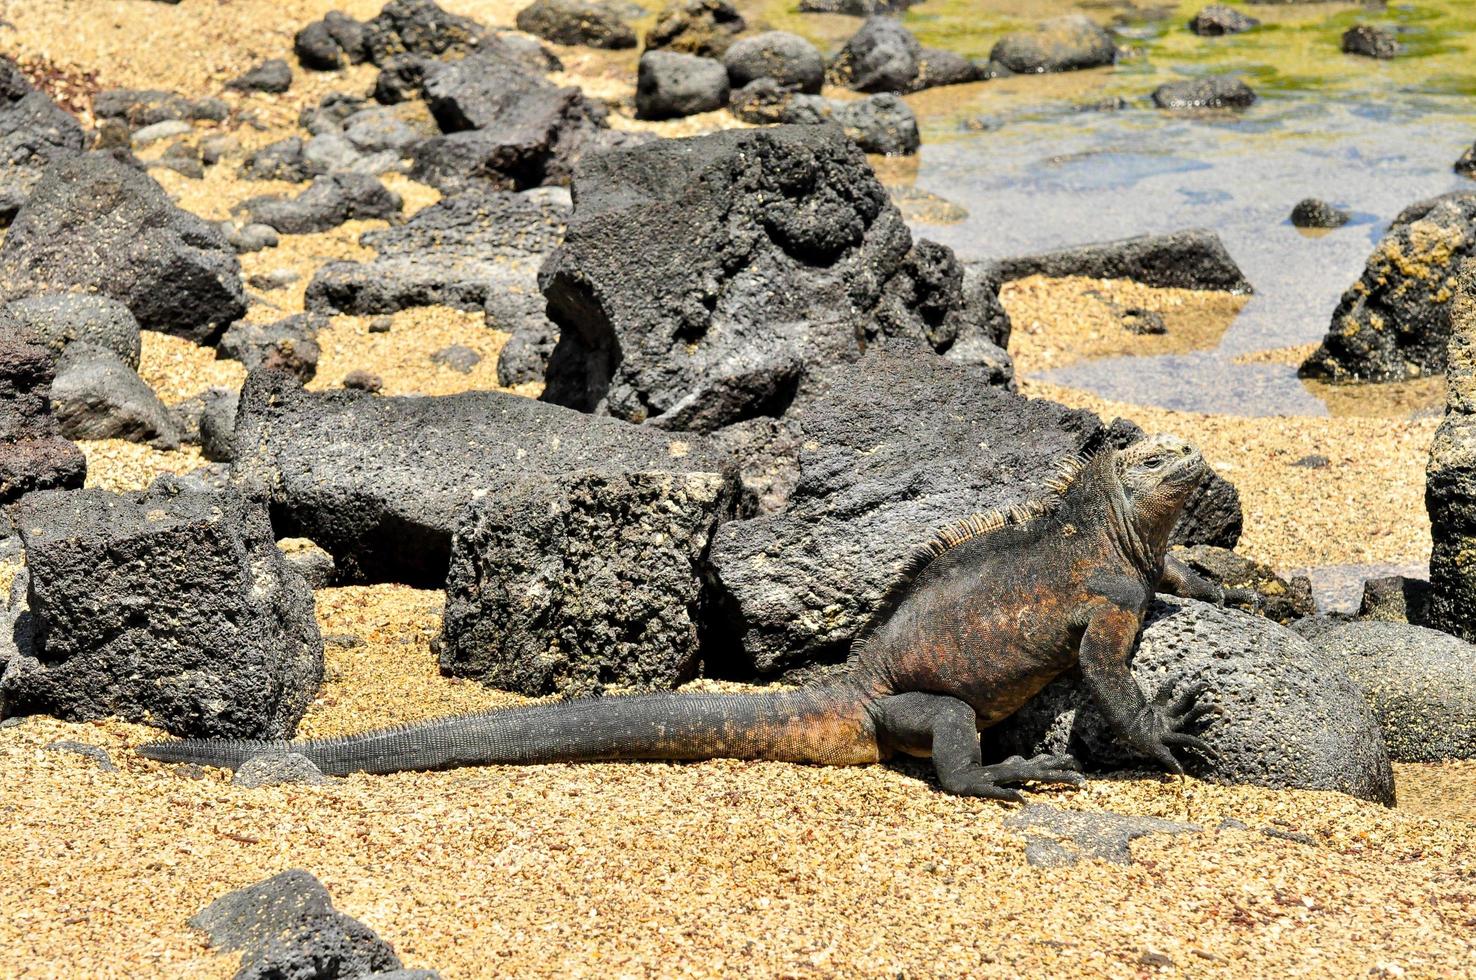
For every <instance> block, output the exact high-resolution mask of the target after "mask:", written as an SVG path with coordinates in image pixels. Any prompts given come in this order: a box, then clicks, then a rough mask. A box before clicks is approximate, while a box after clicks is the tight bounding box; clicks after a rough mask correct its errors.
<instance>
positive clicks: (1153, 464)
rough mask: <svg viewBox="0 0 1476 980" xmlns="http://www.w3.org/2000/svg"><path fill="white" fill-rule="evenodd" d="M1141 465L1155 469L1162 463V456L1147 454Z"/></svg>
mask: <svg viewBox="0 0 1476 980" xmlns="http://www.w3.org/2000/svg"><path fill="white" fill-rule="evenodd" d="M1143 465H1144V466H1146V467H1147V468H1148V469H1150V470H1156V469H1158V468H1159V467H1160V466H1162V465H1163V457H1162V456H1149V457H1148V459H1147V460H1145V461H1144V462H1143Z"/></svg>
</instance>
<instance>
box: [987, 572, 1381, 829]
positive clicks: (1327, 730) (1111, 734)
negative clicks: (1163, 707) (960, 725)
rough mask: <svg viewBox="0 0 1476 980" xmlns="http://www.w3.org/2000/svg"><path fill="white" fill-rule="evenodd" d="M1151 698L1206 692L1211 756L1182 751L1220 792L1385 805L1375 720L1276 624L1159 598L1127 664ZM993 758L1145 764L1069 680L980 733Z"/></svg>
mask: <svg viewBox="0 0 1476 980" xmlns="http://www.w3.org/2000/svg"><path fill="white" fill-rule="evenodd" d="M1132 672H1133V677H1134V678H1135V679H1136V680H1137V681H1138V684H1139V685H1140V686H1141V687H1142V688H1143V689H1144V690H1145V691H1147V692H1148V693H1149V694H1150V695H1153V694H1155V693H1157V692H1158V691H1160V689H1161V688H1163V687H1164V686H1165V685H1169V686H1171V687H1172V688H1173V690H1174V692H1175V693H1177V692H1179V691H1182V690H1184V689H1185V688H1187V687H1189V686H1191V685H1194V684H1198V683H1203V684H1205V685H1206V686H1207V689H1206V692H1205V693H1204V694H1203V695H1202V697H1201V698H1200V701H1201V702H1202V703H1206V704H1214V705H1218V706H1219V707H1220V708H1222V709H1223V714H1219V715H1213V716H1211V717H1209V718H1208V719H1206V720H1205V721H1204V723H1203V731H1202V732H1201V733H1200V736H1201V737H1202V738H1203V739H1204V740H1205V741H1206V742H1208V743H1209V744H1210V745H1211V746H1213V747H1214V749H1215V751H1216V753H1217V754H1218V758H1216V759H1215V760H1214V761H1209V760H1204V759H1200V758H1198V757H1197V756H1194V755H1193V754H1192V753H1187V752H1186V753H1184V754H1183V759H1184V761H1185V768H1186V769H1187V770H1188V771H1189V772H1191V773H1192V774H1194V775H1196V776H1201V777H1204V778H1207V779H1213V780H1218V781H1223V782H1228V783H1250V784H1253V785H1258V786H1272V787H1277V788H1291V789H1321V790H1336V791H1337V792H1340V793H1347V794H1349V795H1351V796H1356V797H1358V798H1360V799H1365V800H1373V801H1375V802H1378V803H1385V804H1390V805H1392V804H1393V802H1394V777H1393V772H1392V770H1391V769H1390V766H1389V753H1388V751H1387V750H1386V749H1385V747H1384V738H1383V735H1382V734H1381V733H1380V730H1379V723H1378V720H1377V719H1376V718H1375V717H1374V714H1373V712H1371V711H1370V710H1369V709H1368V706H1367V705H1366V704H1365V703H1364V696H1363V692H1362V691H1361V690H1360V689H1359V687H1358V685H1357V684H1355V683H1354V682H1353V681H1352V680H1351V679H1349V677H1348V675H1347V673H1346V672H1345V670H1344V669H1343V665H1342V664H1341V663H1339V662H1338V661H1337V660H1335V659H1333V658H1330V657H1327V656H1324V655H1322V654H1320V653H1319V652H1318V651H1316V650H1315V649H1313V648H1312V647H1311V646H1310V645H1309V644H1308V643H1307V641H1306V640H1304V639H1302V638H1301V637H1300V636H1298V635H1297V634H1296V633H1293V632H1292V631H1291V630H1289V629H1287V628H1286V627H1284V626H1278V625H1277V624H1275V623H1272V622H1270V621H1269V620H1265V619H1262V618H1260V617H1258V616H1252V615H1250V614H1248V613H1243V612H1239V611H1237V610H1233V609H1220V608H1216V607H1214V606H1210V605H1206V604H1204V603H1202V602H1195V601H1193V600H1189V599H1175V598H1170V597H1160V598H1159V600H1158V601H1157V602H1155V603H1154V605H1153V607H1152V608H1151V609H1150V610H1149V614H1148V618H1147V620H1146V622H1145V624H1144V627H1143V634H1142V638H1141V640H1140V642H1139V644H1138V649H1137V652H1136V654H1135V655H1134V657H1133V662H1132ZM984 737H985V739H986V742H987V743H988V744H990V745H991V746H992V747H993V749H994V750H995V751H997V752H1004V753H1020V754H1024V755H1033V754H1036V753H1040V752H1051V753H1060V752H1069V753H1071V754H1073V755H1075V756H1076V757H1077V758H1078V759H1080V760H1082V762H1083V763H1084V764H1086V765H1087V766H1088V767H1090V768H1094V769H1121V768H1127V767H1136V766H1143V767H1150V768H1151V767H1152V764H1151V763H1146V762H1145V760H1143V759H1141V758H1140V757H1138V756H1137V755H1136V754H1135V753H1134V752H1133V751H1132V750H1131V749H1129V748H1127V747H1126V746H1125V745H1124V744H1123V741H1122V739H1121V737H1120V736H1119V735H1118V734H1117V732H1116V731H1115V730H1114V729H1113V728H1112V727H1111V726H1110V725H1108V723H1107V722H1106V720H1105V719H1104V718H1103V717H1102V715H1101V713H1100V711H1099V710H1098V709H1097V707H1096V705H1095V703H1094V702H1093V700H1092V698H1091V695H1090V694H1089V692H1088V691H1087V689H1086V687H1085V686H1084V685H1083V684H1082V683H1081V680H1080V678H1079V676H1077V675H1076V674H1075V673H1074V672H1073V673H1072V674H1068V675H1067V676H1065V677H1062V678H1060V679H1058V680H1056V681H1054V682H1053V683H1051V684H1049V685H1047V686H1046V688H1045V689H1044V690H1042V691H1041V692H1040V694H1038V695H1036V696H1035V698H1034V699H1033V700H1032V701H1030V702H1029V703H1028V704H1026V705H1025V707H1024V708H1022V709H1021V710H1020V711H1018V712H1016V713H1015V714H1014V715H1013V716H1011V717H1010V718H1007V719H1005V721H1004V722H1002V723H1001V724H999V725H997V726H996V727H994V728H991V729H989V730H988V731H986V732H985V736H984Z"/></svg>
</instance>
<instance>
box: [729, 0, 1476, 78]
mask: <svg viewBox="0 0 1476 980" xmlns="http://www.w3.org/2000/svg"><path fill="white" fill-rule="evenodd" d="M1207 2H1208V0H1181V2H1179V3H1177V5H1174V6H1172V7H1171V6H1170V5H1168V4H1162V5H1158V4H1155V5H1152V8H1151V9H1152V12H1153V14H1154V16H1151V17H1149V16H1145V15H1144V12H1143V10H1144V8H1136V7H1133V6H1132V5H1130V4H1121V5H1118V4H1110V5H1104V4H1085V3H1082V4H1076V3H1068V2H1063V0H1047V2H1025V0H988V2H980V0H924V2H923V3H920V4H918V5H917V6H914V7H912V8H911V9H910V10H908V11H907V12H906V13H904V14H903V15H902V17H901V20H902V22H903V23H904V24H905V25H906V26H907V27H908V29H909V30H911V31H912V32H913V33H914V34H915V35H917V38H918V40H919V41H921V42H922V43H923V45H925V46H927V47H937V48H945V49H947V50H950V51H954V52H957V53H959V54H962V55H965V56H967V57H970V58H974V59H978V60H984V59H987V58H988V56H989V51H990V49H991V48H992V47H993V46H994V42H995V41H997V40H998V39H999V38H1000V37H1001V36H1002V35H1004V34H1007V33H1009V32H1011V31H1017V30H1024V29H1027V28H1029V27H1030V26H1032V25H1033V24H1035V23H1036V22H1038V21H1039V20H1041V19H1043V18H1045V17H1050V16H1055V15H1059V14H1065V13H1071V12H1084V13H1086V14H1088V15H1089V16H1092V17H1093V19H1095V20H1097V21H1098V22H1099V23H1104V24H1107V25H1108V26H1109V27H1111V28H1113V29H1115V30H1116V31H1117V32H1118V34H1119V44H1120V46H1121V47H1122V48H1123V49H1124V56H1123V58H1122V60H1121V61H1120V62H1119V64H1118V65H1117V67H1116V68H1115V69H1114V70H1112V71H1111V72H1108V73H1106V76H1105V79H1104V80H1101V81H1099V82H1098V83H1097V85H1096V87H1095V88H1096V91H1098V92H1099V93H1100V94H1102V95H1105V96H1112V95H1117V96H1123V97H1128V98H1132V97H1134V96H1142V95H1146V94H1147V93H1148V92H1150V91H1151V90H1152V89H1153V88H1154V87H1155V86H1157V85H1159V84H1161V83H1163V82H1165V81H1171V80H1173V79H1175V78H1183V77H1193V76H1198V75H1205V74H1222V73H1232V74H1240V75H1243V76H1244V77H1245V78H1246V79H1247V81H1249V82H1250V83H1251V84H1252V85H1253V86H1254V87H1255V88H1256V89H1257V92H1258V93H1259V94H1260V95H1261V96H1262V97H1263V98H1265V99H1277V98H1281V97H1295V96H1299V95H1307V94H1315V95H1319V96H1321V97H1324V98H1336V99H1360V98H1366V99H1371V100H1372V99H1387V98H1389V97H1390V96H1391V95H1397V94H1400V93H1407V94H1412V95H1413V94H1417V95H1422V96H1431V95H1435V96H1470V95H1476V4H1472V3H1471V2H1470V0H1410V2H1406V3H1394V4H1391V5H1389V6H1388V7H1387V8H1386V9H1383V10H1377V9H1375V10H1370V9H1368V8H1366V7H1364V6H1363V5H1362V4H1345V3H1321V4H1303V5H1290V6H1278V5H1272V6H1263V5H1258V4H1246V3H1239V2H1237V0H1220V2H1226V3H1228V5H1229V6H1232V7H1238V8H1239V9H1241V10H1242V11H1244V12H1245V13H1247V14H1249V15H1250V16H1252V17H1256V18H1258V19H1259V20H1260V21H1261V25H1260V26H1259V27H1256V28H1254V29H1252V30H1250V31H1247V32H1245V33H1243V34H1234V35H1228V36H1225V37H1199V36H1198V35H1195V34H1193V33H1191V32H1190V31H1189V29H1188V26H1187V25H1188V22H1189V19H1190V18H1191V17H1192V16H1193V15H1194V13H1196V12H1197V11H1198V10H1199V9H1201V8H1202V7H1204V6H1205V5H1206V3H1207ZM751 9H752V19H753V20H754V22H755V23H756V24H757V25H758V26H761V27H763V28H766V29H773V30H785V31H792V32H794V33H796V34H800V35H802V36H804V37H807V38H809V39H810V40H811V41H813V42H814V43H815V44H816V45H817V46H818V47H820V49H821V50H822V51H826V52H829V51H833V50H834V49H835V48H836V47H838V46H839V44H840V43H841V42H842V41H844V39H845V38H846V37H847V36H848V35H849V34H850V33H852V32H853V31H854V30H855V29H856V28H857V27H859V26H860V24H861V19H860V18H856V17H842V16H836V15H825V14H802V13H799V12H798V3H797V0H768V2H761V3H759V4H757V5H755V7H754V8H751ZM1169 9H1171V10H1172V13H1170V14H1169V15H1168V16H1158V14H1161V13H1162V12H1163V11H1165V10H1169ZM1123 10H1126V12H1125V13H1124V12H1123ZM1359 23H1370V24H1379V25H1385V26H1389V27H1393V28H1395V29H1396V30H1397V31H1398V32H1399V39H1400V43H1401V44H1403V45H1404V47H1405V51H1404V53H1403V54H1402V55H1401V56H1400V57H1398V58H1394V59H1391V60H1389V61H1376V60H1374V59H1370V58H1361V57H1358V56H1355V55H1346V54H1343V53H1342V51H1341V49H1340V42H1341V38H1342V35H1343V32H1344V31H1346V30H1347V29H1348V28H1349V27H1352V26H1353V25H1355V24H1359Z"/></svg>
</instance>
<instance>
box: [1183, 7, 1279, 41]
mask: <svg viewBox="0 0 1476 980" xmlns="http://www.w3.org/2000/svg"><path fill="white" fill-rule="evenodd" d="M1260 23H1261V22H1260V21H1259V20H1256V19H1255V18H1254V17H1247V16H1246V15H1245V14H1243V13H1241V12H1240V11H1238V10H1236V9H1235V8H1233V7H1227V6H1225V5H1224V4H1222V3H1212V4H1210V5H1209V6H1208V7H1205V8H1204V9H1203V10H1201V11H1200V12H1199V13H1197V14H1195V15H1194V19H1193V20H1191V21H1189V30H1191V31H1193V32H1194V33H1195V34H1198V35H1199V36H1200V37H1220V36H1221V35H1224V34H1239V33H1241V32H1242V31H1248V30H1250V29H1251V28H1252V27H1258V26H1259V25H1260Z"/></svg>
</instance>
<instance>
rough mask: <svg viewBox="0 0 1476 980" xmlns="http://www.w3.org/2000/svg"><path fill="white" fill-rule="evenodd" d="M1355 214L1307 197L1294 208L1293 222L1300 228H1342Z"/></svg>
mask: <svg viewBox="0 0 1476 980" xmlns="http://www.w3.org/2000/svg"><path fill="white" fill-rule="evenodd" d="M1352 217H1353V215H1352V214H1351V213H1350V212H1348V211H1344V210H1343V209H1342V208H1335V207H1333V206H1332V205H1331V204H1328V203H1327V202H1326V201H1322V200H1319V199H1317V198H1315V197H1307V198H1303V199H1302V200H1300V201H1298V202H1297V204H1296V207H1294V208H1292V213H1291V223H1292V224H1294V225H1296V226H1297V227H1298V228H1341V227H1342V226H1343V225H1346V224H1347V223H1348V222H1349V221H1350V220H1351V219H1352Z"/></svg>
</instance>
